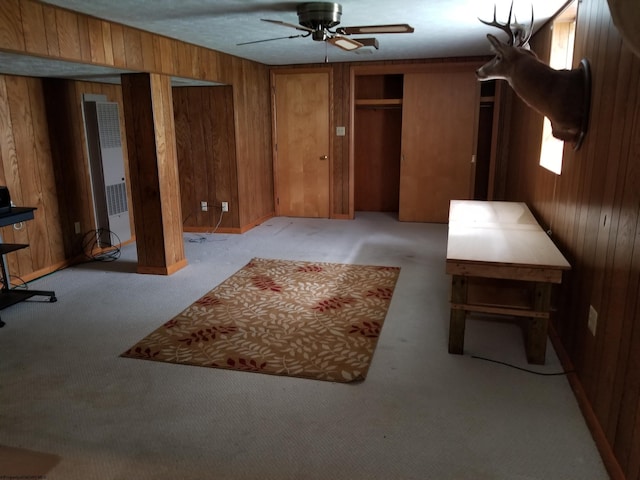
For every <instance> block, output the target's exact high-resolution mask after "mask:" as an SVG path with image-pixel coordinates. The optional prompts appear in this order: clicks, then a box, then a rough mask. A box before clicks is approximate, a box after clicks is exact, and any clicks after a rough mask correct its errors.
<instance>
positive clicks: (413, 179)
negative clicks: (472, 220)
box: [398, 70, 478, 223]
mask: <svg viewBox="0 0 640 480" xmlns="http://www.w3.org/2000/svg"><path fill="white" fill-rule="evenodd" d="M477 104H478V81H477V80H476V78H475V75H474V72H473V71H472V70H469V71H463V70H456V71H446V70H445V71H442V72H436V71H434V72H429V73H409V74H406V75H405V77H404V93H403V102H402V158H401V167H400V208H399V214H398V218H399V220H402V221H409V222H436V223H446V222H447V220H448V215H449V201H450V200H453V199H459V200H464V199H469V198H473V164H472V158H473V155H474V153H475V137H476V135H475V131H476V123H477V122H476V111H477Z"/></svg>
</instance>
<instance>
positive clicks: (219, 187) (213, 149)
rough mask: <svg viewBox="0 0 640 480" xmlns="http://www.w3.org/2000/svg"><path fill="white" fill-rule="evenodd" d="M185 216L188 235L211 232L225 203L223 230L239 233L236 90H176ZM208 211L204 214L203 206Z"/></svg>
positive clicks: (202, 88)
mask: <svg viewBox="0 0 640 480" xmlns="http://www.w3.org/2000/svg"><path fill="white" fill-rule="evenodd" d="M173 99H174V113H175V125H176V138H177V139H178V140H177V142H176V146H177V149H178V166H179V171H180V190H181V192H182V193H181V197H182V216H183V218H184V226H185V229H186V230H196V231H212V230H213V229H214V227H215V226H216V225H217V224H218V221H219V220H220V202H223V201H225V202H229V204H230V210H229V213H226V214H224V216H223V217H222V221H221V222H220V226H219V231H224V230H225V229H235V231H238V230H239V228H240V224H239V215H238V213H239V209H238V195H237V188H236V185H237V180H236V176H235V171H236V169H235V141H234V133H233V103H232V102H233V90H232V88H231V87H228V86H221V87H180V88H174V89H173ZM201 201H206V202H208V204H209V210H208V211H207V212H203V211H202V210H201V208H200V202H201Z"/></svg>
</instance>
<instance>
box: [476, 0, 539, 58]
mask: <svg viewBox="0 0 640 480" xmlns="http://www.w3.org/2000/svg"><path fill="white" fill-rule="evenodd" d="M512 13H513V2H511V8H509V17H508V18H507V22H506V23H500V22H498V20H497V19H496V6H495V5H494V6H493V21H491V22H487V21H485V20H482V19H481V18H478V20H480V21H481V22H482V23H484V24H485V25H489V26H490V27H497V28H499V29H500V30H502V31H503V32H505V33H506V34H507V35H508V36H509V45H510V46H512V47H513V46H516V47H524V48H529V47H528V45H527V44H528V43H529V39H530V38H531V35H532V34H533V5H531V24H530V25H529V27H527V26H526V25H523V24H520V23H518V19H517V18H516V16H515V15H513V24H512V23H511V14H512Z"/></svg>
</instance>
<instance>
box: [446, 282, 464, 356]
mask: <svg viewBox="0 0 640 480" xmlns="http://www.w3.org/2000/svg"><path fill="white" fill-rule="evenodd" d="M451 303H457V304H463V305H464V304H466V303H467V281H466V279H465V277H463V276H462V275H454V276H453V279H452V281H451ZM466 316H467V312H466V311H465V310H461V309H457V308H452V309H451V314H450V317H449V353H455V354H458V355H462V353H463V352H464V327H465V320H466Z"/></svg>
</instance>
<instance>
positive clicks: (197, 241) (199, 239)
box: [183, 205, 224, 243]
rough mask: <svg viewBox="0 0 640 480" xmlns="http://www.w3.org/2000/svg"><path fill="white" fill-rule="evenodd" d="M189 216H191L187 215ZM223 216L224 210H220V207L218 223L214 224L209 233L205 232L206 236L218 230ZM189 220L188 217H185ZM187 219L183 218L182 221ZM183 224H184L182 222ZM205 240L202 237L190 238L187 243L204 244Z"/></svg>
mask: <svg viewBox="0 0 640 480" xmlns="http://www.w3.org/2000/svg"><path fill="white" fill-rule="evenodd" d="M189 216H191V215H189ZM223 216H224V210H222V205H221V206H220V218H219V219H218V223H216V226H215V227H213V230H212V231H211V232H206V234H207V235H212V234H214V233H216V231H217V230H218V227H219V226H220V224H221V223H222V217H223ZM187 218H189V217H187ZM186 220H187V219H186V218H185V220H184V221H186ZM183 223H184V222H183ZM206 241H207V239H206V237H204V236H203V235H200V236H198V237H197V238H190V239H189V242H191V243H204V242H206Z"/></svg>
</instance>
